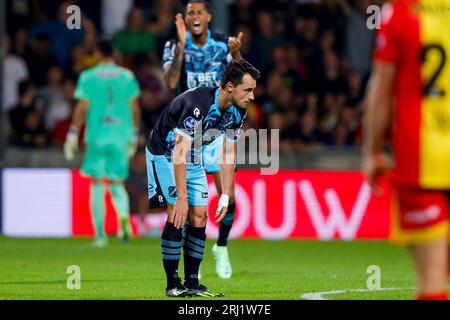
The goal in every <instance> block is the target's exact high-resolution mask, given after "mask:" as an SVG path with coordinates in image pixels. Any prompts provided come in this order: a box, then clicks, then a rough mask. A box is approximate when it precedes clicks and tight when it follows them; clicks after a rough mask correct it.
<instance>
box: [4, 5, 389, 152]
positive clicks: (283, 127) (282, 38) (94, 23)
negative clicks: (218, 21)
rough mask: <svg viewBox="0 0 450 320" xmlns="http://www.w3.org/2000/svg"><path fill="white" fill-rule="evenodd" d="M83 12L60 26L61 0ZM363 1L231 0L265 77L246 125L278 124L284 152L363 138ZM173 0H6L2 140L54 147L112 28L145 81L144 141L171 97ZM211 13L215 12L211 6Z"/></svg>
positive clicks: (247, 51) (367, 33)
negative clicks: (75, 21) (72, 24)
mask: <svg viewBox="0 0 450 320" xmlns="http://www.w3.org/2000/svg"><path fill="white" fill-rule="evenodd" d="M71 4H77V5H78V6H79V7H80V8H81V12H82V14H83V16H82V19H81V25H82V29H81V30H69V29H68V28H67V26H66V20H67V17H68V14H67V12H66V9H67V6H69V5H71ZM372 4H377V5H381V1H370V0H358V1H351V0H330V1H327V0H322V1H320V0H316V1H315V0H310V1H308V0H297V1H295V0H290V1H287V0H284V1H283V0H272V1H258V0H253V1H252V0H235V1H230V5H229V9H230V11H229V18H230V20H229V25H230V35H236V34H238V33H239V32H240V31H243V32H244V38H243V45H242V55H243V57H244V58H245V59H247V60H249V61H250V62H251V63H253V64H254V65H255V66H257V67H258V68H259V69H260V70H261V71H262V75H263V78H262V80H261V81H260V83H259V86H258V88H257V92H256V100H255V102H254V104H253V105H252V106H251V107H250V109H249V121H248V124H247V126H248V127H253V128H269V129H280V138H281V144H280V147H281V151H298V152H302V151H303V150H305V149H309V148H313V147H316V146H344V147H345V146H354V145H357V144H358V143H359V142H360V139H361V128H360V123H361V121H360V120H361V100H362V96H363V93H364V88H365V85H366V82H367V79H368V75H369V73H370V68H371V56H372V51H373V46H374V31H373V30H369V29H368V28H367V26H366V21H367V17H368V15H367V13H366V9H367V7H368V6H369V5H372ZM183 5H184V3H183V1H180V0H154V1H144V0H134V1H133V0H104V1H88V0H78V1H70V2H67V1H58V0H45V1H43V0H14V1H7V13H6V17H7V34H6V36H5V39H4V41H5V52H4V54H5V57H4V59H3V63H4V92H5V95H4V102H3V112H5V113H6V114H7V119H9V123H8V141H9V143H10V144H11V145H15V146H19V147H23V148H49V147H57V148H60V147H61V146H62V144H63V142H64V139H65V135H66V132H67V130H68V126H69V123H70V117H71V113H72V110H73V107H74V100H73V91H74V88H75V85H76V81H77V78H78V76H79V74H80V72H81V71H83V70H84V69H86V68H89V67H92V66H94V65H95V64H96V60H95V56H94V54H93V53H94V49H95V47H96V43H97V40H98V39H99V37H102V36H105V35H106V36H110V37H112V38H113V39H114V43H115V45H116V47H117V49H118V52H119V53H120V54H118V55H117V57H116V58H117V60H118V62H119V63H120V64H121V65H123V66H125V67H127V68H130V69H131V70H133V71H134V73H135V74H136V76H137V79H138V81H139V83H140V86H141V89H142V96H141V101H140V102H141V110H142V128H141V129H142V130H141V132H142V143H143V144H144V143H145V139H146V137H147V134H148V132H149V131H150V130H151V128H152V127H153V125H154V123H155V120H156V119H157V117H158V115H159V113H160V112H161V109H162V108H164V106H165V105H166V104H167V102H168V101H169V100H170V98H171V97H172V95H173V94H172V93H171V92H169V91H168V90H167V89H166V86H165V84H164V81H163V73H162V67H161V56H162V54H161V53H162V49H163V46H164V43H165V41H166V40H168V39H169V38H172V37H175V36H176V29H175V25H174V15H175V14H176V13H177V12H182V11H183ZM213 19H214V13H213Z"/></svg>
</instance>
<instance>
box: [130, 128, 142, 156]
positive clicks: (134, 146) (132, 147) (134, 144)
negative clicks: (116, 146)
mask: <svg viewBox="0 0 450 320" xmlns="http://www.w3.org/2000/svg"><path fill="white" fill-rule="evenodd" d="M138 146H139V130H137V129H135V130H134V133H133V138H132V139H131V141H130V144H129V145H128V158H131V157H133V156H134V155H135V154H136V151H137V149H138Z"/></svg>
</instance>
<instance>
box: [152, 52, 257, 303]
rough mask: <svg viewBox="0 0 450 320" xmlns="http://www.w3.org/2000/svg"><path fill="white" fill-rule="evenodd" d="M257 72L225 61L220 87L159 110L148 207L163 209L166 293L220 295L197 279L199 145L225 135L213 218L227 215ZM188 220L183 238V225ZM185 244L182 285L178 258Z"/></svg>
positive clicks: (201, 244) (201, 205) (204, 193)
mask: <svg viewBox="0 0 450 320" xmlns="http://www.w3.org/2000/svg"><path fill="white" fill-rule="evenodd" d="M258 78H259V71H258V70H256V69H255V68H254V67H253V66H252V65H251V64H249V63H248V62H247V61H245V60H239V61H232V62H230V63H229V64H228V65H227V66H226V68H225V70H224V72H223V75H222V80H221V86H220V87H214V88H205V87H199V88H195V89H191V90H188V91H186V92H184V93H182V94H181V95H179V96H177V97H176V98H175V99H174V100H173V101H172V102H171V103H170V104H169V105H168V106H167V107H166V108H165V109H164V111H163V113H162V114H161V116H160V118H159V120H158V122H157V123H156V125H155V127H154V128H153V130H152V132H151V133H150V138H149V141H148V144H147V150H146V152H147V170H148V185H149V187H148V192H149V199H150V208H151V209H154V208H163V207H166V206H167V208H168V210H167V212H168V218H167V222H166V225H165V227H164V230H163V233H162V236H161V248H162V258H163V265H164V270H165V272H166V276H167V288H166V295H167V296H169V297H185V296H221V294H214V293H210V292H208V289H207V288H206V287H205V286H203V285H201V284H200V283H199V281H198V270H199V267H200V263H201V262H202V259H203V252H204V248H205V239H206V233H205V231H206V222H207V212H206V207H207V204H208V183H207V180H206V174H205V171H204V170H203V167H202V165H201V160H202V159H201V151H202V147H203V146H205V145H208V144H210V143H213V142H214V140H215V139H217V138H219V137H220V136H222V135H223V134H225V136H226V137H225V142H224V143H223V150H222V159H223V161H222V164H221V167H220V176H221V184H222V193H221V196H220V199H219V205H218V208H217V211H216V218H217V219H216V222H220V221H221V220H223V218H224V217H225V216H226V213H227V209H228V208H229V204H230V202H229V199H230V194H231V192H232V182H233V180H234V164H235V159H236V145H235V144H236V142H237V140H238V139H239V136H240V129H241V128H242V126H243V124H244V121H245V119H246V115H247V110H246V108H247V106H248V104H249V103H250V102H251V101H252V100H253V99H254V95H253V91H254V89H255V87H256V80H257V79H258ZM185 221H188V226H187V228H186V231H185V234H184V239H183V226H184V224H185ZM182 247H183V249H184V275H185V282H184V285H183V284H182V283H181V279H180V278H179V276H178V263H179V260H180V256H181V251H182Z"/></svg>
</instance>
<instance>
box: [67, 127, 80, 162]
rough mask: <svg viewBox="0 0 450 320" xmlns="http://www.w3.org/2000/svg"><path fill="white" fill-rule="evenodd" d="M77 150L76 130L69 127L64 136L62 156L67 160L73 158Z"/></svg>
mask: <svg viewBox="0 0 450 320" xmlns="http://www.w3.org/2000/svg"><path fill="white" fill-rule="evenodd" d="M77 150H78V132H77V131H76V130H73V129H70V130H69V132H68V133H67V136H66V141H65V142H64V158H65V159H66V160H67V161H71V160H73V158H75V153H76V152H77Z"/></svg>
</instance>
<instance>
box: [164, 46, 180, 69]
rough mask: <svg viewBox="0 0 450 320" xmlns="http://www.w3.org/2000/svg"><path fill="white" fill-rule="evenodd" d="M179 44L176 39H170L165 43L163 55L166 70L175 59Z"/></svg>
mask: <svg viewBox="0 0 450 320" xmlns="http://www.w3.org/2000/svg"><path fill="white" fill-rule="evenodd" d="M176 47H177V44H176V42H175V40H169V41H167V42H166V44H165V45H164V50H163V57H162V63H163V65H162V67H163V70H164V71H166V70H167V69H168V68H169V67H170V65H171V64H172V62H173V59H174V58H175V50H176Z"/></svg>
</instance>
